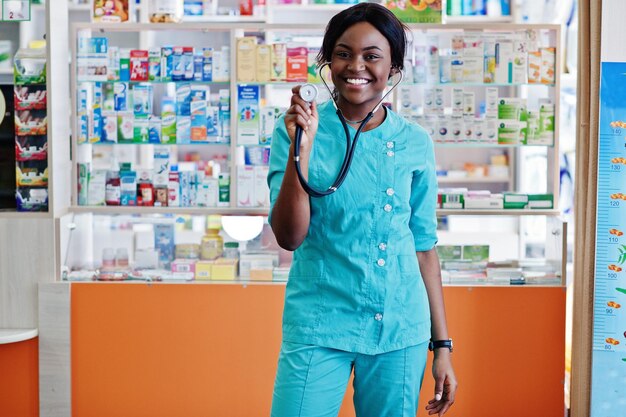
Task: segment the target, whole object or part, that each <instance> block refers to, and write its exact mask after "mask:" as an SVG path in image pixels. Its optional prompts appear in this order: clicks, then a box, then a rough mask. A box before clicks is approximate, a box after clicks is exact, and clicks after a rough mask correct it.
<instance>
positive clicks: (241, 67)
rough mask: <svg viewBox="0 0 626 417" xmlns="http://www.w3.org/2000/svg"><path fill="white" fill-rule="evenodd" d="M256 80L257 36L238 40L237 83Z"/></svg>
mask: <svg viewBox="0 0 626 417" xmlns="http://www.w3.org/2000/svg"><path fill="white" fill-rule="evenodd" d="M255 79H256V36H244V37H242V38H237V81H239V82H254V81H255Z"/></svg>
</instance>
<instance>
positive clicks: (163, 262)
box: [154, 223, 175, 268]
mask: <svg viewBox="0 0 626 417" xmlns="http://www.w3.org/2000/svg"><path fill="white" fill-rule="evenodd" d="M154 248H155V249H156V250H157V251H158V252H159V264H160V266H161V267H162V268H169V266H170V263H171V262H172V261H173V260H174V248H175V246H174V224H166V223H165V224H164V223H155V224H154Z"/></svg>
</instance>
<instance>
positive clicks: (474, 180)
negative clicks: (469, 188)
mask: <svg viewBox="0 0 626 417" xmlns="http://www.w3.org/2000/svg"><path fill="white" fill-rule="evenodd" d="M510 180H511V179H510V178H509V177H437V182H439V184H448V183H455V184H456V183H461V182H462V183H466V184H493V183H503V182H509V181H510Z"/></svg>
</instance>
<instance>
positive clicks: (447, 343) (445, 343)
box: [428, 339, 452, 353]
mask: <svg viewBox="0 0 626 417" xmlns="http://www.w3.org/2000/svg"><path fill="white" fill-rule="evenodd" d="M441 348H448V349H450V353H452V339H448V340H431V341H430V342H429V343H428V350H430V351H431V352H432V351H433V350H435V349H441Z"/></svg>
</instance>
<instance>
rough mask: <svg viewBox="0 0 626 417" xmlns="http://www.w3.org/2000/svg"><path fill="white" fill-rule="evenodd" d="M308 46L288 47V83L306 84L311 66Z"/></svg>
mask: <svg viewBox="0 0 626 417" xmlns="http://www.w3.org/2000/svg"><path fill="white" fill-rule="evenodd" d="M307 59H308V52H307V48H306V46H303V45H288V46H287V81H290V82H306V81H307V79H308V72H309V65H308V61H307Z"/></svg>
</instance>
